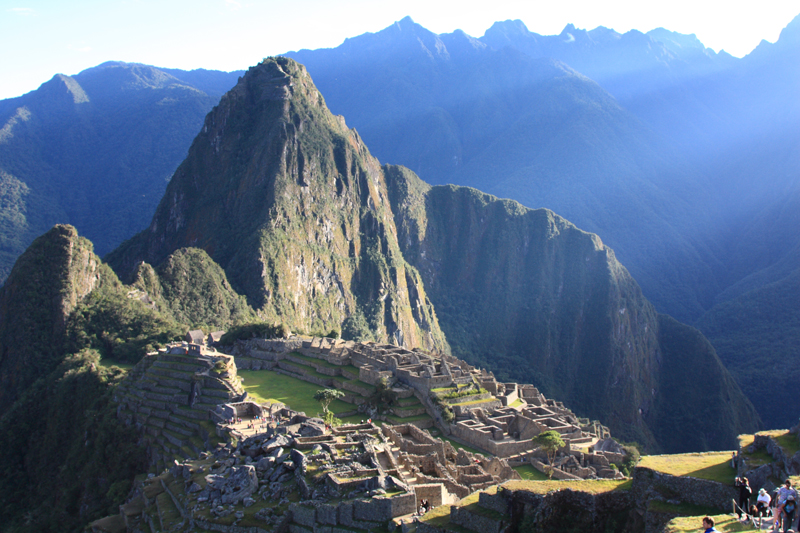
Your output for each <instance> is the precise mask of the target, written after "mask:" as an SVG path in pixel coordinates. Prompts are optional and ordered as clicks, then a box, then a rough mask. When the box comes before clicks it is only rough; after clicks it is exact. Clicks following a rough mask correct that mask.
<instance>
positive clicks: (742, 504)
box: [734, 476, 753, 520]
mask: <svg viewBox="0 0 800 533" xmlns="http://www.w3.org/2000/svg"><path fill="white" fill-rule="evenodd" d="M734 485H735V486H737V487H739V507H738V509H737V510H736V514H737V515H738V516H739V519H740V520H741V518H742V514H744V515H745V518H747V511H748V509H750V496H752V494H753V489H751V488H750V482H749V481H748V479H747V478H746V477H744V476H742V477H737V478H736V481H735V482H734Z"/></svg>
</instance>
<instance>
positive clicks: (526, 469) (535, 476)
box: [514, 465, 547, 481]
mask: <svg viewBox="0 0 800 533" xmlns="http://www.w3.org/2000/svg"><path fill="white" fill-rule="evenodd" d="M514 470H516V471H517V474H519V475H520V476H522V479H523V480H525V481H547V475H546V474H544V473H543V472H539V471H538V470H536V469H535V468H534V467H532V466H531V465H522V466H515V467H514Z"/></svg>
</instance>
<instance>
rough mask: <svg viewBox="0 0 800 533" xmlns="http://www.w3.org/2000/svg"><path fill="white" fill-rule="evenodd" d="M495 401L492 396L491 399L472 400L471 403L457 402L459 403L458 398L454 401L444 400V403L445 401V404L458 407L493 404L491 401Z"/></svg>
mask: <svg viewBox="0 0 800 533" xmlns="http://www.w3.org/2000/svg"><path fill="white" fill-rule="evenodd" d="M496 400H497V398H495V397H494V396H492V397H490V398H486V399H485V400H472V401H469V402H459V401H458V398H456V399H454V400H445V401H446V402H447V403H448V404H449V405H460V406H464V405H477V404H479V403H488V402H493V401H496Z"/></svg>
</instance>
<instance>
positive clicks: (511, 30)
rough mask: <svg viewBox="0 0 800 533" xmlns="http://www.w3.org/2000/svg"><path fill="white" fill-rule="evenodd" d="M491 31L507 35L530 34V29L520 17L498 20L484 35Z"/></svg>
mask: <svg viewBox="0 0 800 533" xmlns="http://www.w3.org/2000/svg"><path fill="white" fill-rule="evenodd" d="M489 33H498V34H502V35H505V36H511V35H528V34H529V33H530V30H529V29H528V27H527V26H526V25H525V23H524V22H522V21H521V20H520V19H514V20H511V19H508V20H503V21H498V22H495V23H494V24H492V26H491V27H490V28H489V29H488V30H486V32H485V33H484V37H485V36H486V35H487V34H489Z"/></svg>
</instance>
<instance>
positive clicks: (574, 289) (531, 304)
mask: <svg viewBox="0 0 800 533" xmlns="http://www.w3.org/2000/svg"><path fill="white" fill-rule="evenodd" d="M387 176H389V178H390V183H391V190H392V191H393V194H392V202H393V207H394V211H395V217H396V221H397V226H398V232H399V236H400V242H401V243H403V252H404V254H405V255H406V257H407V258H408V260H409V262H411V263H412V264H414V265H415V266H416V267H417V268H418V269H419V271H420V273H421V274H422V277H423V279H424V281H425V284H426V287H428V293H429V294H430V298H431V301H432V302H433V303H434V305H435V306H436V310H437V314H438V316H439V320H440V323H441V325H442V329H443V330H444V331H445V333H446V334H447V338H448V340H449V342H450V344H451V346H452V347H453V351H454V353H458V354H460V355H461V356H464V357H466V358H468V359H469V360H471V361H475V362H476V363H478V364H481V365H485V366H487V367H489V368H492V369H494V370H495V372H498V373H499V376H500V377H501V379H504V378H505V379H509V380H510V379H522V380H530V381H532V382H533V383H535V384H536V385H537V386H539V387H541V388H542V389H543V390H544V391H547V394H551V395H553V397H556V398H559V399H561V400H564V401H565V402H566V403H567V404H568V405H570V406H572V407H573V409H576V412H578V413H581V415H582V416H589V417H599V418H600V419H601V420H603V422H604V423H606V424H608V425H609V426H610V427H613V428H614V431H615V432H617V434H619V435H620V436H621V437H622V438H627V439H635V440H638V441H639V442H643V443H646V444H647V445H649V446H651V447H653V446H654V444H655V443H657V444H655V446H660V447H662V449H665V450H670V451H687V450H693V449H695V450H696V449H719V448H725V447H729V446H731V445H732V444H733V441H732V440H731V439H732V436H733V435H735V434H736V433H737V432H740V431H743V430H744V429H745V428H752V427H755V426H757V425H758V415H757V414H756V413H755V411H754V409H753V407H752V405H751V404H750V402H749V401H748V400H747V399H746V398H745V396H744V395H743V394H742V392H741V391H740V390H739V388H738V387H737V386H736V384H735V382H734V381H733V379H732V378H731V376H730V374H729V373H728V371H727V370H726V369H725V368H724V367H723V366H722V364H721V363H720V361H719V359H718V358H717V356H716V354H715V353H714V350H713V348H712V347H711V346H710V344H709V343H708V341H707V340H705V338H703V336H702V335H701V334H700V333H699V332H698V331H697V330H694V329H693V328H691V327H689V326H685V325H683V324H680V323H678V322H677V321H675V320H673V319H672V318H670V317H668V316H665V315H659V314H658V313H656V311H655V309H654V308H653V306H652V305H651V304H650V303H649V302H648V301H647V300H646V299H645V298H644V297H643V296H642V293H641V290H640V289H639V286H638V285H637V284H636V282H635V281H634V280H633V278H632V277H631V276H630V274H628V272H627V270H626V269H625V268H624V267H623V266H622V265H620V264H619V262H617V260H616V258H615V257H614V253H613V252H612V251H611V250H610V249H609V248H607V247H605V246H603V244H602V242H600V239H599V238H598V237H597V236H596V235H592V234H589V233H586V232H583V231H581V230H579V229H577V228H576V227H575V226H573V225H572V224H570V223H569V222H567V221H566V220H564V219H562V218H561V217H559V216H558V215H555V214H554V213H552V212H550V211H548V210H544V209H539V210H531V209H527V208H525V207H523V206H521V205H520V204H518V203H516V202H513V201H509V200H498V199H497V198H494V197H491V196H489V195H487V194H484V193H480V192H478V191H476V190H474V189H468V188H461V187H454V186H440V187H433V188H431V187H430V186H428V185H426V184H425V183H423V182H422V181H421V180H419V178H417V177H416V176H414V175H413V174H412V173H411V172H409V171H407V170H405V169H402V168H401V167H387ZM695 374H699V375H702V376H703V379H704V380H705V382H706V384H707V385H708V387H706V388H703V389H694V390H691V388H690V387H687V386H686V385H685V383H688V382H690V381H691V380H690V376H692V375H695ZM698 404H703V405H704V406H705V407H704V409H703V410H698V408H697V405H698ZM710 413H713V414H714V416H713V417H709V416H707V415H708V414H710ZM712 421H713V422H712ZM708 423H711V424H713V427H709V428H707V430H704V431H703V432H697V431H694V430H690V429H689V428H693V427H696V426H697V425H698V424H708Z"/></svg>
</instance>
